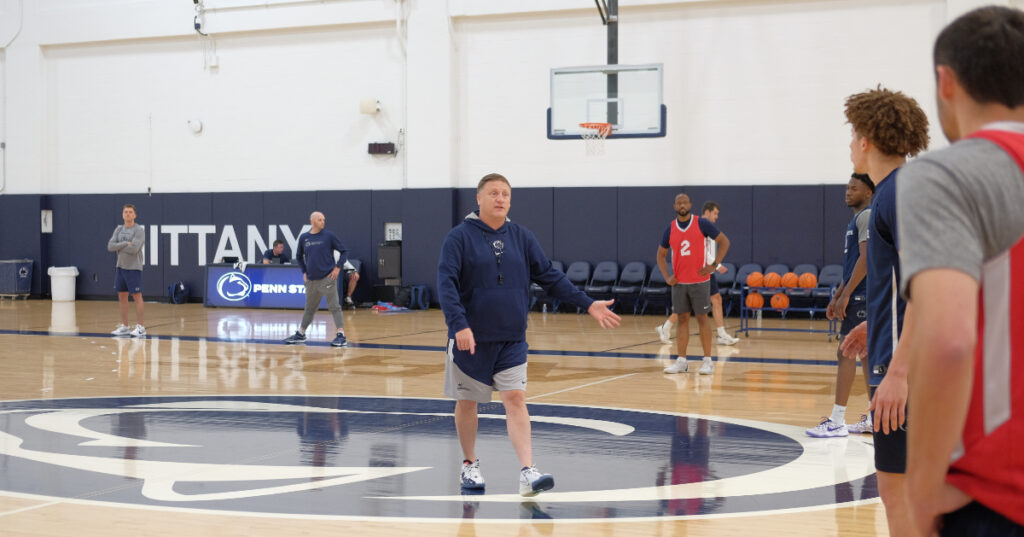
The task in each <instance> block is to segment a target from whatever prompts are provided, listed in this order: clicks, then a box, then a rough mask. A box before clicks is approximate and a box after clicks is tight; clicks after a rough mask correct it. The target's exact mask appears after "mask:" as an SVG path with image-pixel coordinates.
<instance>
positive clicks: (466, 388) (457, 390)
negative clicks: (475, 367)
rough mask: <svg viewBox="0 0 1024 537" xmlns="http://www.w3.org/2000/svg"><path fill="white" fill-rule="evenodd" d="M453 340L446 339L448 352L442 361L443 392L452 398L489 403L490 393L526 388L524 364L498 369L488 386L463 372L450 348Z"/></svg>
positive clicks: (453, 343) (453, 344)
mask: <svg viewBox="0 0 1024 537" xmlns="http://www.w3.org/2000/svg"><path fill="white" fill-rule="evenodd" d="M454 346H455V340H454V339H450V340H448V353H447V357H446V358H445V361H444V394H445V395H447V396H448V397H451V398H452V399H456V400H458V399H469V400H471V401H476V402H477V403H490V402H491V393H493V392H499V391H507V390H524V391H525V390H526V364H525V363H523V364H520V365H517V366H513V367H510V368H508V369H504V370H502V371H498V372H497V373H495V374H494V377H493V378H492V382H493V384H492V385H491V386H488V385H486V384H484V383H483V382H480V381H479V380H476V379H474V378H473V377H471V376H469V375H467V374H465V373H463V372H462V370H461V369H459V366H458V365H456V364H455V361H454V357H453V356H452V349H453V347H454Z"/></svg>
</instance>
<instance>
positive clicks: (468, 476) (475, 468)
mask: <svg viewBox="0 0 1024 537" xmlns="http://www.w3.org/2000/svg"><path fill="white" fill-rule="evenodd" d="M459 482H460V483H461V484H462V488H464V489H469V490H480V489H482V488H484V476H483V474H481V473H480V459H477V460H475V461H473V463H472V464H470V463H467V462H466V461H462V471H461V472H460V473H459Z"/></svg>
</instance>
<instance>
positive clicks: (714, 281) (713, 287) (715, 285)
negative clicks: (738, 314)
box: [708, 274, 718, 296]
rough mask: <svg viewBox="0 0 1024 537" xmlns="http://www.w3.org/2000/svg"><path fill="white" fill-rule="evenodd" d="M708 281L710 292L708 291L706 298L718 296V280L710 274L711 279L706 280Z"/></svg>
mask: <svg viewBox="0 0 1024 537" xmlns="http://www.w3.org/2000/svg"><path fill="white" fill-rule="evenodd" d="M708 281H709V282H711V290H710V291H709V293H708V296H715V295H717V294H718V278H717V277H716V276H715V275H714V274H712V275H711V279H710V280H708Z"/></svg>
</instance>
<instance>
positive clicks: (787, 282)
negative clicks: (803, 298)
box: [782, 272, 800, 287]
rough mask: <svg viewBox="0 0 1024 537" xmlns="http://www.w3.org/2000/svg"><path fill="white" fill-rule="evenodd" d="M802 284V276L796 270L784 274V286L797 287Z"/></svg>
mask: <svg viewBox="0 0 1024 537" xmlns="http://www.w3.org/2000/svg"><path fill="white" fill-rule="evenodd" d="M799 284H800V277H799V276H797V275H796V273H795V272H787V273H785V274H783V275H782V286H783V287H796V286H797V285H799Z"/></svg>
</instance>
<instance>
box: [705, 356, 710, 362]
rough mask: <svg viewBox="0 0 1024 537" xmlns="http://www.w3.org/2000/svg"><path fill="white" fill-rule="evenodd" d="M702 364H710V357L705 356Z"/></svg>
mask: <svg viewBox="0 0 1024 537" xmlns="http://www.w3.org/2000/svg"><path fill="white" fill-rule="evenodd" d="M704 363H705V364H710V363H711V357H710V356H705V357H704Z"/></svg>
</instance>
